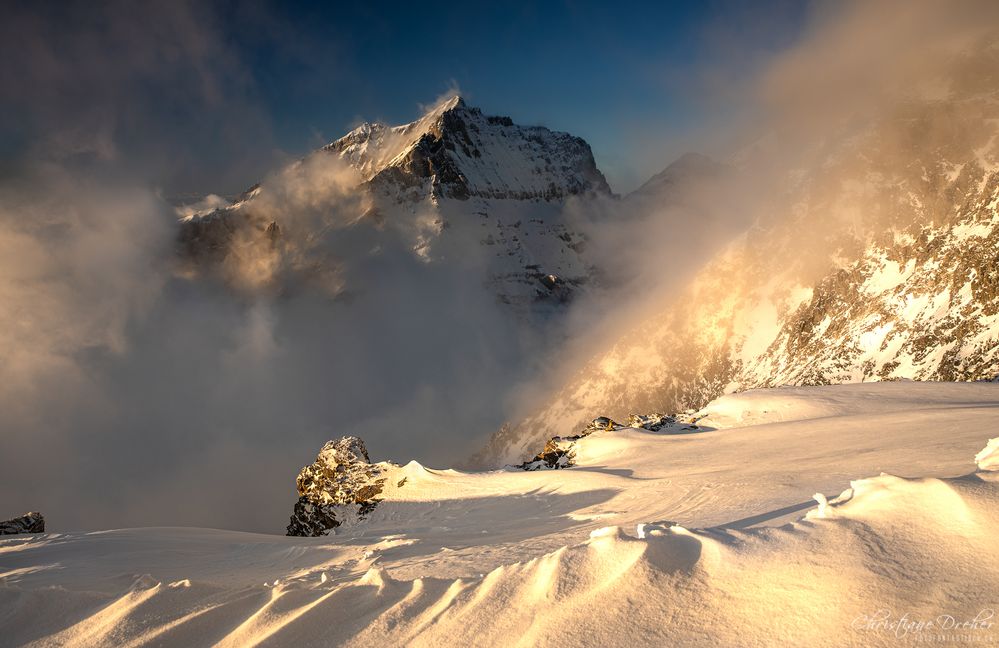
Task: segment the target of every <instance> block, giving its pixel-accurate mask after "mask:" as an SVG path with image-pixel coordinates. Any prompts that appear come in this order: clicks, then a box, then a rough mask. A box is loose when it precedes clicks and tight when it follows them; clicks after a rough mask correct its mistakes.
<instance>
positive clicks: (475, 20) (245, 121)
mask: <svg viewBox="0 0 999 648" xmlns="http://www.w3.org/2000/svg"><path fill="white" fill-rule="evenodd" d="M137 5H138V6H137ZM806 8H807V5H806V4H805V3H804V2H793V1H789V0H775V1H773V2H767V3H761V2H754V3H748V2H735V1H732V0H708V1H704V2H658V3H630V2H615V3H609V2H603V3H601V2H577V1H563V2H546V3H474V2H464V3H458V2H449V3H444V2H419V3H417V2H404V3H307V2H273V3H270V2H243V3H236V2H219V3H214V4H212V3H193V2H192V3H185V2H175V3H165V2H164V3H156V2H150V3H114V2H112V3H109V4H107V5H101V6H100V8H99V9H96V10H95V9H94V6H93V5H90V4H86V3H65V4H62V5H60V4H52V5H47V6H46V7H44V8H22V9H21V12H20V14H19V15H18V13H17V11H15V12H14V13H15V16H14V17H13V19H9V20H8V21H7V28H3V27H0V38H2V40H3V41H4V42H6V46H2V45H0V48H3V47H6V48H8V51H7V52H3V51H0V54H6V55H7V56H5V59H6V60H7V61H8V69H7V70H6V72H5V73H4V75H3V77H0V86H2V89H0V91H2V93H3V94H2V95H0V100H3V101H4V102H5V103H7V104H9V107H10V110H9V111H8V114H10V115H12V118H11V119H8V120H7V122H6V126H0V145H2V146H3V149H2V150H0V152H2V154H3V155H4V157H5V158H7V159H6V160H3V161H4V162H7V163H8V164H9V160H10V159H11V158H13V157H16V156H17V155H20V154H23V152H24V151H25V150H29V149H32V150H37V149H38V147H37V146H35V142H34V140H35V139H38V138H48V141H58V146H59V147H61V148H60V150H65V149H66V148H67V144H66V142H70V143H71V146H69V147H70V148H72V150H73V151H74V153H73V154H74V155H76V152H77V151H80V150H89V149H90V148H93V149H94V151H96V152H97V153H96V155H97V157H100V158H102V159H107V160H113V163H114V164H117V165H119V166H123V167H126V168H128V169H132V170H136V169H139V170H141V172H142V173H144V174H145V175H146V176H148V177H149V181H150V182H154V183H157V184H158V185H159V186H162V187H163V189H164V191H165V192H166V193H186V192H190V193H201V192H207V191H216V192H221V193H232V192H235V191H238V190H239V189H240V188H242V187H244V186H245V185H247V184H249V183H252V182H253V181H255V180H256V179H257V178H258V177H259V176H260V175H261V174H263V173H265V172H266V171H267V170H268V169H270V168H273V166H274V165H276V164H279V163H280V162H281V160H283V159H287V158H290V157H296V156H298V155H301V154H302V153H304V152H306V151H308V150H310V149H311V148H314V147H315V146H317V145H319V144H321V143H323V142H324V141H327V140H330V139H334V138H335V137H337V136H339V135H341V134H342V133H344V132H345V131H346V130H348V129H349V128H351V127H352V126H353V125H355V124H356V123H358V122H359V121H361V120H371V119H379V120H384V121H388V122H390V123H402V122H406V121H409V120H412V119H414V118H415V117H416V116H417V115H418V112H419V104H421V103H429V102H431V101H433V100H434V98H436V97H437V96H439V95H441V94H443V93H445V92H446V91H448V90H449V89H451V88H454V87H456V88H459V89H460V91H461V93H462V94H463V96H465V97H466V98H467V99H468V101H469V102H470V103H472V104H473V105H477V106H479V107H481V108H482V109H483V110H484V111H486V112H487V113H492V114H503V115H509V116H511V117H513V119H514V120H515V121H517V122H520V123H525V124H542V125H546V126H549V127H551V128H556V129H559V130H566V131H569V132H572V133H573V134H576V135H579V136H582V137H584V138H585V139H587V141H589V142H590V143H591V145H592V146H593V148H594V151H595V154H596V156H597V161H598V164H599V165H600V166H601V168H602V169H604V171H605V172H606V173H607V175H608V177H609V179H610V181H611V184H612V186H613V187H614V188H615V189H616V190H618V191H623V190H628V189H631V188H633V187H634V186H635V185H637V184H639V183H640V182H641V181H642V180H644V179H645V178H646V177H648V176H649V175H651V174H652V173H655V172H656V171H658V170H659V169H661V168H662V167H663V166H665V165H666V164H667V163H668V162H669V161H671V160H672V159H673V158H675V157H676V156H678V155H679V154H680V153H682V152H684V151H685V150H688V149H699V150H705V149H706V150H707V152H709V153H711V152H713V151H711V150H710V149H711V148H712V147H717V146H723V145H724V142H723V141H721V139H723V138H720V137H719V135H720V127H719V126H718V125H719V124H728V123H730V122H731V119H730V118H731V117H732V116H733V115H738V114H740V112H741V111H745V110H746V106H745V105H744V102H743V100H742V98H741V95H740V93H739V89H740V88H741V85H742V84H746V83H749V82H750V80H751V79H752V76H753V74H754V73H755V72H756V71H757V70H758V69H759V68H760V67H761V66H762V65H764V64H765V62H766V60H767V59H768V58H769V57H770V56H772V55H773V54H774V53H776V52H779V51H781V50H782V49H784V48H786V47H788V46H789V45H790V44H792V43H793V42H794V41H795V39H796V38H797V37H798V35H799V33H800V32H801V30H802V29H803V25H804V24H805V22H806V13H807V11H806ZM19 59H21V60H19ZM53 70H55V71H53ZM36 86H37V87H38V88H44V89H37V88H36ZM25 90H27V91H26V92H25ZM54 131H60V132H61V131H67V132H71V133H73V134H71V135H63V136H60V137H58V138H56V137H54V136H53V135H52V133H53V132H54ZM98 136H99V137H101V138H103V139H101V140H100V141H99V142H97V143H95V144H93V145H90V144H86V143H85V144H77V142H78V141H82V140H86V139H87V138H88V137H92V138H95V139H96V138H97V137H98ZM88 147H89V148H88ZM43 148H44V147H43ZM158 156H159V157H161V158H162V159H157V157H158ZM85 157H86V156H85ZM87 159H88V160H89V158H87Z"/></svg>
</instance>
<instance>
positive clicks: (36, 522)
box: [0, 511, 45, 535]
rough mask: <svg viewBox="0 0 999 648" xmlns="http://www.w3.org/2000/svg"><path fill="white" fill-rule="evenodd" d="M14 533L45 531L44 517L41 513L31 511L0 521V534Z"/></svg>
mask: <svg viewBox="0 0 999 648" xmlns="http://www.w3.org/2000/svg"><path fill="white" fill-rule="evenodd" d="M16 533H45V518H44V517H43V516H42V514H41V513H38V512H36V511H32V512H30V513H25V514H24V515H22V516H20V517H16V518H13V519H10V520H5V521H3V522H0V535H13V534H16Z"/></svg>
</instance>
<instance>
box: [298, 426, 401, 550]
mask: <svg viewBox="0 0 999 648" xmlns="http://www.w3.org/2000/svg"><path fill="white" fill-rule="evenodd" d="M390 467H392V464H387V463H380V464H373V463H370V459H369V458H368V451H367V449H366V448H365V447H364V442H363V441H361V440H360V439H359V438H357V437H353V436H345V437H341V438H340V439H338V440H336V441H328V442H327V443H326V445H324V446H323V449H322V450H320V451H319V455H318V456H317V457H316V461H315V462H314V463H312V464H310V465H308V466H305V467H304V468H302V470H301V472H299V474H298V478H297V480H296V485H297V488H298V501H297V502H296V503H295V510H294V513H293V514H292V516H291V521H290V522H289V524H288V535H291V536H321V535H327V534H328V533H329V532H330V531H332V530H333V529H335V528H336V527H338V526H340V525H341V524H343V523H344V521H345V520H347V519H363V518H364V517H365V516H367V515H368V514H369V513H371V512H372V511H373V510H374V509H375V507H376V506H377V505H378V502H380V501H381V499H380V498H379V497H378V495H380V494H381V492H382V490H383V488H384V484H385V481H386V479H387V477H386V476H385V474H384V473H385V472H386V470H387V469H388V468H390Z"/></svg>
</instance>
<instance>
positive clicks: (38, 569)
mask: <svg viewBox="0 0 999 648" xmlns="http://www.w3.org/2000/svg"><path fill="white" fill-rule="evenodd" d="M997 405H999V386H997V385H994V384H967V383H965V384H940V383H937V384H931V383H925V384H924V383H909V382H898V383H878V384H865V385H843V386H832V387H812V388H783V389H771V390H756V391H750V392H746V393H743V394H737V395H729V396H726V397H724V398H722V399H720V400H718V401H715V402H713V403H711V404H710V405H709V406H708V407H707V408H705V410H704V411H702V412H700V413H699V414H698V415H699V416H703V417H704V418H701V419H700V420H699V421H698V430H696V431H688V433H685V434H671V433H670V432H669V430H670V429H672V428H664V430H662V431H660V432H651V431H648V430H641V429H622V430H614V431H605V432H597V433H594V434H592V435H590V436H588V437H586V438H585V439H582V440H581V441H580V444H579V452H578V455H577V458H578V465H577V466H576V467H573V468H569V469H566V470H557V471H538V472H525V471H520V470H505V471H494V472H486V473H465V472H457V471H453V470H431V469H428V468H425V467H423V466H420V465H419V464H417V463H415V462H413V463H410V464H407V465H405V466H400V467H397V468H394V469H393V470H395V471H396V474H394V475H393V476H392V478H390V479H387V481H386V489H385V491H384V492H383V493H382V495H383V496H384V498H385V499H384V501H382V502H381V503H380V504H379V505H378V507H377V509H375V510H374V511H373V512H372V513H371V515H370V517H369V518H368V520H366V521H364V522H363V523H360V524H358V525H354V526H351V527H348V528H347V529H346V531H342V530H340V529H338V531H340V532H339V533H337V534H336V535H332V536H327V537H321V538H290V537H279V536H263V535H254V534H246V533H236V532H228V531H213V530H204V529H177V528H158V529H157V528H150V529H131V530H117V531H105V532H99V533H61V534H58V533H57V534H48V535H37V536H23V537H13V538H8V539H3V540H0V582H2V585H0V637H3V641H4V642H6V643H9V644H12V645H22V644H32V643H33V644H34V645H70V646H88V645H107V644H115V645H122V646H125V645H144V644H149V643H155V644H157V645H178V646H180V645H183V646H200V645H212V644H220V645H233V646H236V645H239V646H249V645H320V644H338V645H339V644H342V645H371V644H376V645H404V644H405V645H440V644H441V643H457V644H462V645H471V644H474V645H525V646H526V645H580V644H591V645H635V644H649V643H657V644H672V645H728V646H742V645H777V644H783V645H816V646H826V645H828V646H843V645H856V646H878V645H884V646H888V645H897V643H898V636H899V635H898V633H899V632H902V633H904V634H905V636H906V637H908V640H910V641H914V640H924V641H925V640H928V637H929V636H931V635H932V636H933V637H937V636H941V637H942V636H945V635H947V636H955V635H958V634H960V635H962V636H971V637H977V639H975V641H982V642H988V641H996V640H997V639H999V626H996V625H994V624H995V623H996V619H995V618H994V612H993V610H994V609H995V604H996V601H997V598H999V585H997V584H999V561H997V558H996V554H995V551H994V542H995V537H996V534H997V533H999V513H997V511H999V507H997V504H999V479H997V478H996V476H995V473H989V472H982V470H984V469H985V468H987V467H989V465H991V464H990V463H989V461H990V460H989V457H988V456H987V455H989V452H988V451H987V450H986V451H983V450H982V449H983V447H985V446H986V443H987V439H988V437H989V436H990V435H991V434H992V432H993V430H994V429H995V427H996V425H997V424H999V408H997ZM362 435H363V432H362ZM994 445H995V444H994V443H993V444H992V446H990V447H992V450H993V451H994ZM976 453H979V454H978V458H977V459H978V462H979V466H981V468H980V469H978V470H979V471H978V472H976V466H975V463H974V461H973V457H974V456H975V455H976ZM882 472H886V473H890V474H882V475H881V476H873V477H868V478H864V479H858V478H859V477H863V476H865V475H866V476H871V475H879V473H882ZM892 475H900V476H898V477H895V476H892ZM397 478H398V479H397ZM403 478H405V479H403ZM851 480H852V481H851ZM844 489H846V490H845V491H844ZM289 492H291V489H290V488H289ZM816 493H818V495H815V494H816ZM813 495H815V499H813ZM289 499H291V498H289ZM802 518H803V519H802ZM791 520H798V521H796V522H794V523H793V524H785V525H784V526H778V525H779V524H781V523H784V522H789V521H791ZM902 615H907V617H906V619H907V620H904V621H903V620H901V619H900V617H901V616H902ZM900 622H901V623H900ZM919 622H932V623H935V624H939V625H938V626H935V627H932V628H929V627H927V626H926V623H923V625H922V626H919V627H917V626H916V625H915V624H916V623H919ZM927 633H930V634H927ZM917 635H918V636H917ZM933 640H934V641H944V639H936V638H934V639H933Z"/></svg>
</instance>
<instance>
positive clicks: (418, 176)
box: [324, 96, 610, 201]
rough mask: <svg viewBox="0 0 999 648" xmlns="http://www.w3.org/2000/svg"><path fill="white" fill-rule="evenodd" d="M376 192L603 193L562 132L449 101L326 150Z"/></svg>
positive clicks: (588, 160)
mask: <svg viewBox="0 0 999 648" xmlns="http://www.w3.org/2000/svg"><path fill="white" fill-rule="evenodd" d="M324 150H326V151H328V152H331V153H336V154H338V155H339V156H340V157H341V158H342V159H343V160H345V161H346V162H348V163H349V164H350V165H351V166H353V167H354V168H355V169H357V170H358V171H359V172H360V173H361V175H362V177H363V178H364V179H365V181H367V182H370V183H371V184H372V186H373V187H375V188H376V189H380V190H381V191H380V192H379V193H386V194H388V193H399V192H400V190H401V191H402V192H403V193H406V194H407V195H408V196H409V197H410V198H419V197H422V196H421V195H420V193H421V192H412V191H407V190H409V189H412V188H414V187H418V186H421V187H422V186H424V185H429V188H430V191H431V193H432V195H433V197H434V198H436V199H439V198H455V199H459V200H467V199H468V198H471V197H480V198H498V199H518V200H545V201H557V200H563V199H564V198H566V197H567V196H571V195H578V194H585V193H599V194H609V193H610V187H609V186H608V185H607V181H606V180H605V179H604V176H603V174H602V173H601V172H600V171H599V170H598V169H597V166H596V163H595V161H594V159H593V153H592V151H591V150H590V147H589V145H588V144H587V143H586V142H585V141H584V140H582V139H581V138H578V137H574V136H572V135H569V134H568V133H560V132H556V131H551V130H549V129H547V128H544V127H541V126H519V125H516V124H514V123H513V120H511V119H510V118H509V117H498V116H493V115H486V114H484V113H483V112H482V111H481V110H480V109H479V108H475V107H472V106H469V105H468V104H467V103H466V102H465V101H464V100H463V99H462V98H461V97H460V96H453V97H450V98H448V99H446V100H444V101H442V102H440V103H438V104H437V105H435V106H434V107H433V108H431V109H430V110H428V111H427V112H426V113H425V114H424V115H423V116H422V117H420V118H419V119H417V120H416V121H413V122H410V123H409V124H403V125H400V126H388V125H385V124H381V123H378V122H372V123H365V124H362V125H361V126H359V127H357V128H356V129H354V130H353V131H351V132H350V133H348V134H347V135H345V136H344V137H342V138H340V139H338V140H336V141H334V142H331V143H330V144H328V145H327V146H326V147H325V149H324Z"/></svg>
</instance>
